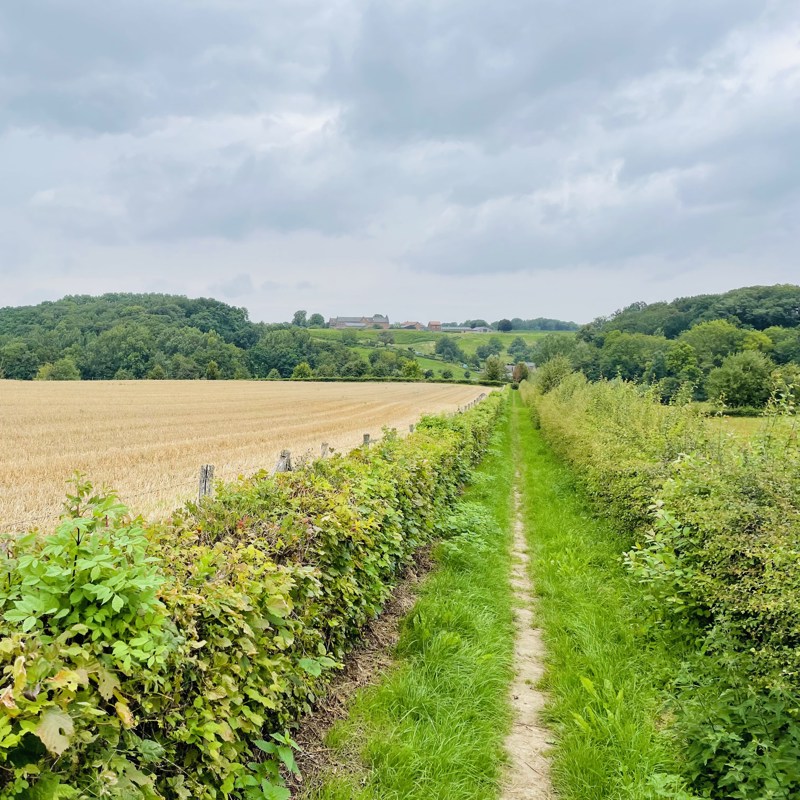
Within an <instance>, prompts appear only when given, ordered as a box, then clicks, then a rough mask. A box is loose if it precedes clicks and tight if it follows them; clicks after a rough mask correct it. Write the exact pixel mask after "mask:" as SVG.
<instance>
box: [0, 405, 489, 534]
mask: <svg viewBox="0 0 800 800" xmlns="http://www.w3.org/2000/svg"><path fill="white" fill-rule="evenodd" d="M486 396H487V395H486V393H485V392H481V394H479V395H478V396H477V397H476V398H475V399H474V400H472V401H470V402H469V403H467V404H466V405H464V406H459V407H458V410H457V411H455V412H453V413H454V414H461V413H464V412H465V411H469V410H470V409H472V408H474V407H475V406H477V405H478V403H480V402H481V401H482V400H484V399H485V398H486ZM415 428H416V425H414V424H411V425H409V432H410V433H413V432H414V430H415ZM383 438H384V437H382V436H378V437H373V436H372V434H370V433H365V434H364V435H363V438H362V441H361V443H360V444H359V445H357V446H356V448H355V449H357V448H358V447H369V446H371V445H373V444H377V443H379V442H380V441H382V439H383ZM334 452H335V451H334V449H333V448H332V447H330V445H329V444H328V442H322V443H321V445H320V451H319V456H316V455H315V454H314V452H313V450H311V449H306V450H305V451H303V452H302V453H300V454H299V456H298V455H295V456H294V458H293V457H292V452H291V450H288V449H286V450H281V453H280V456H279V457H278V460H277V462H276V463H275V465H274V466H273V467H272V469H271V471H270V474H272V475H275V474H277V473H280V472H290V471H292V470H293V469H295V468H297V467H298V466H299V465H302V464H305V463H308V462H310V461H313V460H315V459H316V458H326V457H328V456H329V455H332V454H333V453H334ZM223 467H224V471H225V474H226V476H227V478H226V479H228V480H232V478H231V477H230V476H231V475H235V476H242V475H246V474H255V473H257V472H260V471H262V470H264V469H265V467H263V466H258V465H256V464H254V463H253V462H252V461H250V462H249V463H247V464H241V465H239V466H232V465H230V464H224V465H223ZM214 472H215V466H214V465H213V464H203V465H201V466H200V468H199V478H192V479H187V478H183V479H181V480H180V481H178V482H175V483H171V484H167V485H163V484H159V485H158V487H157V488H155V489H144V490H142V491H137V492H132V493H128V492H126V493H125V494H124V502H125V505H127V506H130V505H131V503H132V501H135V500H141V499H142V498H153V497H159V496H162V497H164V499H165V501H166V500H172V501H173V502H174V500H175V498H176V497H178V496H179V495H178V494H177V490H179V489H180V490H183V492H182V493H181V495H180V496H182V497H183V498H184V500H185V501H188V500H189V499H190V498H193V497H194V498H197V499H202V498H203V497H207V496H210V495H212V494H213V491H214ZM170 492H174V494H169V493H170ZM166 495H168V497H166ZM59 516H60V514H59V512H58V511H57V510H56V509H55V508H54V509H51V510H50V511H47V512H42V513H40V514H35V515H32V516H26V517H23V518H21V519H18V520H15V521H14V522H0V535H9V534H11V535H19V534H21V533H25V532H28V531H31V530H33V529H34V528H36V527H37V525H38V523H41V522H55V521H56V520H57V519H58V517H59Z"/></svg>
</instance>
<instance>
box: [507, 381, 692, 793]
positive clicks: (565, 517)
mask: <svg viewBox="0 0 800 800" xmlns="http://www.w3.org/2000/svg"><path fill="white" fill-rule="evenodd" d="M512 394H513V397H514V404H513V409H512V413H513V414H514V415H515V417H516V424H515V426H514V428H515V431H516V435H517V436H518V438H519V444H518V447H516V448H515V450H516V451H517V452H521V453H522V458H521V459H520V470H521V473H522V496H523V513H524V517H525V523H526V530H527V535H528V541H529V546H530V549H531V556H532V557H531V570H532V579H533V581H534V586H535V587H536V592H537V595H538V597H539V601H538V612H537V613H538V618H539V622H540V624H541V626H542V628H543V629H544V635H545V644H546V647H547V652H548V656H547V673H546V677H545V689H546V691H547V692H548V693H549V694H550V703H549V707H548V721H549V723H550V724H551V725H552V726H553V729H554V732H555V734H556V739H557V744H556V746H555V749H554V752H553V778H554V783H555V785H556V788H557V790H558V791H559V793H560V794H559V797H561V798H563V800H639V799H640V798H652V797H658V796H663V797H671V798H678V797H682V796H683V795H681V794H680V792H679V791H678V790H677V789H674V788H669V789H665V790H664V791H665V793H664V794H663V795H659V794H657V793H656V791H655V789H654V787H655V786H657V785H658V784H659V783H661V784H662V785H664V786H667V785H668V784H669V783H670V778H669V777H668V775H669V773H671V772H672V768H673V765H672V763H671V758H670V748H669V742H668V741H666V739H665V737H663V736H661V735H659V732H658V726H659V713H660V709H661V704H660V696H661V688H660V684H661V680H662V679H665V678H666V676H667V675H668V674H670V673H672V674H674V671H675V670H676V663H675V658H676V656H674V655H669V654H668V653H666V652H665V650H664V649H662V648H659V647H656V646H654V645H652V644H651V643H650V637H649V636H648V632H647V631H646V630H645V629H644V627H643V623H642V622H641V620H642V619H644V615H643V614H641V613H640V609H641V608H642V605H641V604H642V603H643V602H645V600H644V598H643V592H642V590H641V588H640V587H639V585H638V584H636V583H635V582H634V581H633V580H632V579H631V578H630V577H629V576H628V574H627V573H626V571H625V568H624V566H623V564H622V550H623V542H622V541H621V539H620V537H619V536H618V534H615V533H614V531H613V530H612V528H611V526H610V525H609V524H607V523H606V522H604V521H602V520H599V519H597V518H596V517H594V516H592V514H591V513H590V511H589V510H588V506H587V504H586V502H585V501H584V499H583V498H582V497H581V495H580V492H578V491H577V490H576V487H575V485H574V482H573V476H572V474H571V473H570V471H569V470H568V468H567V467H566V466H564V465H563V464H561V463H560V462H559V461H558V460H557V459H556V458H555V456H554V455H553V454H552V452H551V451H550V449H549V448H548V446H547V445H546V444H545V443H544V441H543V440H542V438H541V436H540V434H539V432H538V431H536V430H534V428H533V426H532V425H531V423H530V418H529V414H530V410H529V409H528V408H527V407H526V406H524V405H523V404H522V401H521V399H520V398H519V396H518V394H517V393H516V392H514V393H512Z"/></svg>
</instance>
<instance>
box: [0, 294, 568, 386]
mask: <svg viewBox="0 0 800 800" xmlns="http://www.w3.org/2000/svg"><path fill="white" fill-rule="evenodd" d="M480 322H482V321H480ZM501 323H503V324H502V325H501ZM504 323H508V326H509V327H508V330H512V329H518V330H527V329H529V328H531V327H532V326H533V327H535V326H536V325H539V326H540V329H541V330H544V329H545V327H543V326H547V325H550V326H553V325H556V324H558V325H562V326H569V325H572V323H561V322H559V321H558V320H544V319H541V320H519V319H515V320H501V321H500V323H496V326H498V325H499V326H501V327H503V328H505V327H506V326H505V325H504ZM324 324H325V323H324V321H323V319H322V316H321V315H319V314H312V315H311V316H310V317H306V312H305V311H298V312H297V313H296V314H295V315H294V318H293V320H292V322H291V323H280V324H265V323H254V322H251V321H250V320H249V318H248V314H247V310H246V309H244V308H235V307H233V306H229V305H227V304H225V303H222V302H219V301H217V300H212V299H205V298H201V299H189V298H186V297H182V296H174V295H160V294H106V295H103V296H101V297H90V296H71V297H65V298H63V299H62V300H58V301H55V302H45V303H41V304H39V305H37V306H28V307H22V308H10V307H9V308H3V309H0V377H5V378H10V379H17V380H32V379H37V378H38V379H42V380H48V379H49V380H79V379H83V380H108V379H118V380H124V379H127V380H131V379H141V378H151V379H164V378H170V379H177V380H191V379H201V378H205V379H236V378H271V379H276V380H277V379H282V378H312V377H313V378H349V379H358V378H381V379H389V378H400V379H406V380H421V379H431V378H434V377H438V378H443V379H445V380H450V379H452V378H453V377H454V373H453V371H452V370H451V369H450V368H448V363H449V364H453V365H456V364H458V365H461V367H462V369H461V370H458V375H457V376H456V377H462V376H463V377H464V378H467V379H469V378H470V377H475V378H477V377H478V372H479V371H480V370H482V371H483V372H482V374H481V377H482V378H484V379H488V380H502V379H503V378H505V367H504V361H503V359H500V358H497V356H499V355H500V354H501V353H504V352H505V350H506V346H505V344H504V343H503V342H501V341H500V338H499V337H496V336H492V335H491V334H490V335H487V338H486V342H485V343H484V344H482V345H480V346H479V347H478V348H477V352H474V353H464V352H463V351H462V349H461V348H460V347H459V346H458V343H457V342H458V337H457V335H456V336H452V337H451V336H443V335H441V334H431V336H435V337H438V342H437V345H438V346H437V348H436V351H435V352H434V353H431V354H430V356H431V357H432V358H434V359H436V360H437V361H439V362H448V363H441V365H440V368H439V369H438V371H437V373H436V375H434V371H433V370H432V369H431V368H430V364H429V363H428V368H427V369H426V368H425V367H424V366H423V364H422V363H420V361H419V360H418V358H417V356H418V355H419V354H418V353H417V354H415V352H414V349H413V347H412V348H409V347H403V346H400V345H399V344H398V346H396V347H395V346H394V344H395V340H394V337H395V335H396V334H399V333H400V332H399V331H398V332H395V331H384V332H381V333H380V335H379V336H378V332H377V331H374V332H372V333H375V334H376V336H374V337H371V338H366V339H365V338H364V337H359V336H358V335H357V333H356V332H355V331H353V330H344V331H341V332H338V331H336V332H334V331H324V333H327V334H331V335H328V336H324V337H323V336H322V335H321V334H322V333H323V331H320V330H319V329H321V328H323V327H324ZM514 326H517V327H516V328H514ZM519 326H521V327H519ZM526 326H527V327H526ZM439 342H441V343H442V344H439ZM528 356H529V350H528V349H527V345H526V344H525V342H524V341H523V340H522V339H521V338H520V339H518V340H517V339H514V341H513V342H512V347H510V348H509V351H508V353H507V356H506V358H505V360H513V359H517V360H519V358H520V357H522V358H523V360H524V358H527V357H528ZM429 361H430V359H428V362H429ZM464 369H466V371H467V372H466V374H465V373H464V372H463V370H464ZM472 370H474V371H475V375H474V376H473V375H472Z"/></svg>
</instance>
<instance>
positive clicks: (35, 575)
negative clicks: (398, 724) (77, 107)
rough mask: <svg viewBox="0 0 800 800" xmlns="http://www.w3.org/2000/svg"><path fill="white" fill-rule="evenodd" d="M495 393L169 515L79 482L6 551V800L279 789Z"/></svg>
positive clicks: (2, 596) (1, 755)
mask: <svg viewBox="0 0 800 800" xmlns="http://www.w3.org/2000/svg"><path fill="white" fill-rule="evenodd" d="M501 403H502V398H501V397H500V396H498V395H492V396H490V397H489V398H488V399H487V400H486V401H485V402H484V403H481V404H480V405H479V406H477V407H476V408H475V409H473V410H472V411H470V412H469V413H466V414H460V415H457V416H454V417H450V418H436V417H431V418H426V419H423V420H422V421H421V422H420V424H419V425H418V426H417V432H416V433H415V434H414V435H412V436H409V437H407V438H405V439H399V438H398V437H396V436H395V435H392V434H391V432H387V435H386V436H385V437H384V438H383V439H382V440H381V441H380V442H379V443H377V444H376V445H375V446H373V447H372V448H370V449H369V450H366V449H362V450H357V451H354V452H353V453H352V454H351V455H350V456H348V457H342V456H335V457H333V458H331V459H328V460H325V461H318V462H314V463H312V464H310V465H308V466H307V467H306V468H304V469H302V470H300V471H297V472H291V473H284V474H280V475H277V476H275V477H274V478H273V477H271V476H269V475H267V474H266V473H260V474H258V475H255V476H253V477H252V478H247V479H241V480H240V481H238V482H237V483H235V484H232V485H227V486H220V487H219V490H218V493H217V496H216V497H215V498H213V499H210V500H209V499H206V500H204V501H203V502H202V504H200V505H195V504H190V505H188V506H187V507H186V508H184V509H182V510H180V511H178V512H176V513H175V515H174V517H173V518H172V519H171V520H170V521H169V522H167V523H163V524H159V525H146V524H145V523H144V522H143V521H142V520H141V519H139V518H137V519H131V518H130V516H129V514H128V511H127V509H126V508H124V507H123V506H122V505H120V504H119V503H118V502H117V500H116V498H115V497H114V496H113V495H107V496H103V495H100V494H95V493H93V491H92V489H91V486H90V485H89V484H88V483H86V482H84V481H81V482H79V483H78V485H77V491H76V492H75V494H74V495H73V496H72V497H70V498H69V501H68V509H67V513H66V514H65V516H64V519H63V520H62V522H61V524H60V525H59V527H58V528H57V530H56V532H55V533H52V534H49V535H43V534H40V533H38V532H33V533H30V534H28V535H26V536H23V537H20V538H18V539H8V540H7V541H6V542H5V546H4V554H5V555H4V558H3V560H2V572H1V573H0V576H1V577H2V585H1V586H0V607H2V611H3V622H2V624H1V625H0V665H2V668H3V673H4V676H5V688H4V689H3V690H2V691H1V692H0V787H1V789H2V796H3V797H9V798H11V797H48V798H49V797H63V798H70V797H86V796H103V797H111V798H126V800H127V799H128V798H131V799H134V798H142V799H147V800H150V799H151V798H204V799H208V800H211V798H222V797H242V798H256V797H257V798H264V797H267V798H274V799H277V800H282V799H284V798H287V797H288V791H287V790H285V789H284V788H282V785H281V781H280V771H281V769H293V768H294V760H293V757H292V745H293V743H292V741H291V739H290V738H289V736H288V734H287V733H286V731H287V730H288V729H289V728H290V727H291V726H292V724H293V723H294V722H295V721H296V720H297V718H298V716H299V715H300V714H301V713H302V712H303V711H305V710H307V709H308V708H309V707H310V706H311V704H313V703H314V701H315V700H316V699H317V697H318V696H319V695H320V693H322V692H323V691H324V686H325V682H326V680H327V678H328V676H329V675H330V674H331V671H332V670H333V669H334V668H336V666H337V665H338V663H339V662H340V660H341V658H342V657H343V656H344V654H345V653H346V652H347V650H348V648H349V647H350V646H352V643H353V641H354V640H355V639H356V638H357V636H358V634H359V630H360V629H361V627H362V626H363V625H364V623H365V622H367V621H368V620H369V619H371V618H373V617H374V616H375V615H376V614H378V613H379V611H380V608H381V606H382V604H383V602H384V600H385V599H386V597H387V595H388V593H389V591H390V587H391V585H392V582H393V581H394V579H395V576H396V575H397V573H398V570H399V569H400V568H401V567H402V565H403V564H404V563H406V562H407V561H408V559H409V558H410V557H411V556H412V554H413V551H414V550H415V549H416V548H417V547H418V546H419V545H420V544H421V543H422V542H424V541H426V540H428V539H429V538H431V537H432V536H433V535H435V534H437V533H438V532H440V531H441V530H442V526H441V525H440V523H439V517H440V515H441V513H442V512H443V511H444V510H445V509H447V508H448V507H449V506H450V504H451V503H452V502H453V501H454V499H455V498H456V496H457V495H458V493H459V491H460V487H461V485H462V484H463V483H464V482H465V481H466V480H467V478H468V477H469V475H470V472H471V469H472V467H473V466H474V465H475V464H476V463H477V461H478V460H479V459H480V458H481V456H482V455H483V453H484V451H485V450H486V447H487V445H488V441H489V436H490V434H491V431H492V428H493V425H494V422H495V419H496V416H497V413H498V411H499V408H500V405H501Z"/></svg>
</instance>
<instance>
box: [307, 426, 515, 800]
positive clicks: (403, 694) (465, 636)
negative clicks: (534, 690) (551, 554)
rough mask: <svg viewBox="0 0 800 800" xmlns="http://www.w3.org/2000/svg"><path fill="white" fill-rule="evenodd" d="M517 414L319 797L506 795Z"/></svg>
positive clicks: (345, 726)
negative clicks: (512, 456)
mask: <svg viewBox="0 0 800 800" xmlns="http://www.w3.org/2000/svg"><path fill="white" fill-rule="evenodd" d="M509 452H510V431H509V427H508V416H507V414H506V418H505V421H504V422H503V423H501V425H500V426H499V430H498V433H497V434H496V437H495V441H494V445H493V447H492V450H491V451H490V453H489V455H488V456H487V458H486V459H485V461H484V463H483V465H482V466H481V467H480V469H479V470H478V471H477V472H476V474H475V480H474V482H473V483H472V485H471V487H470V488H469V489H468V491H467V492H466V493H465V495H464V498H463V502H461V503H460V504H459V506H458V507H457V509H456V512H455V513H454V515H453V516H452V517H451V518H450V520H449V521H448V526H449V528H450V530H449V531H446V534H447V535H448V537H449V538H447V540H445V541H443V542H441V543H440V544H439V545H437V547H436V548H435V550H434V559H435V561H436V562H437V567H436V569H435V571H434V572H433V573H432V574H431V575H430V576H429V577H428V579H427V580H426V581H425V583H424V585H423V587H422V589H421V593H420V597H419V600H418V602H417V604H416V605H415V607H414V609H413V611H412V612H411V614H410V615H409V616H408V618H407V619H406V620H405V621H404V623H403V626H402V631H401V637H400V642H399V644H398V648H397V654H396V655H397V663H396V666H395V667H394V669H393V670H392V671H391V672H390V674H388V675H387V676H385V678H384V679H383V681H382V682H381V683H380V684H379V685H377V686H375V687H372V688H369V689H367V690H365V691H363V692H362V693H360V694H359V695H358V696H357V698H356V699H355V701H354V703H353V706H352V709H351V713H350V717H349V719H347V720H345V721H344V722H341V723H339V724H338V725H337V726H335V727H334V729H333V730H332V731H331V732H330V734H329V740H328V744H329V745H330V746H332V747H333V749H334V753H335V757H336V759H337V761H339V762H340V763H341V764H342V765H344V768H343V769H342V770H332V771H331V772H330V773H329V774H328V775H327V776H323V781H322V784H321V785H317V786H316V787H315V788H313V789H311V790H308V791H307V792H306V794H305V795H304V796H305V797H308V798H314V800H400V799H401V798H402V800H434V799H436V798H440V799H441V800H475V799H476V798H491V797H495V796H496V795H497V789H498V786H499V781H500V778H501V771H502V766H503V764H504V756H503V742H504V739H505V735H506V732H507V731H508V728H509V724H510V718H511V714H510V710H509V707H508V686H509V683H510V680H511V675H512V661H513V640H514V625H513V611H512V594H511V588H510V586H509V583H508V574H509V569H510V555H509V539H510V532H511V527H512V526H511V513H512V509H511V490H512V485H513V479H514V473H513V464H512V461H511V459H510V458H509V457H508V456H509Z"/></svg>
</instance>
